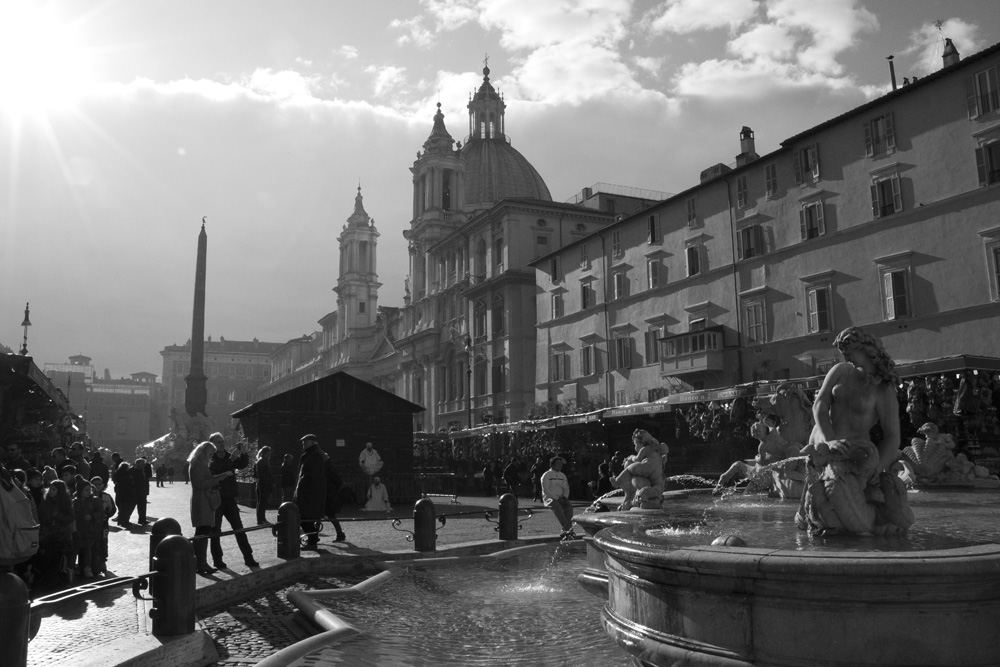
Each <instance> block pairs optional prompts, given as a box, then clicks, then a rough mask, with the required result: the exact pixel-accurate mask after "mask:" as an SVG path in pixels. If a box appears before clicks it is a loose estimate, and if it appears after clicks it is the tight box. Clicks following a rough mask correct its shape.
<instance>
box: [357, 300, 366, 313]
mask: <svg viewBox="0 0 1000 667" xmlns="http://www.w3.org/2000/svg"><path fill="white" fill-rule="evenodd" d="M358 312H359V313H363V312H365V302H364V301H358Z"/></svg>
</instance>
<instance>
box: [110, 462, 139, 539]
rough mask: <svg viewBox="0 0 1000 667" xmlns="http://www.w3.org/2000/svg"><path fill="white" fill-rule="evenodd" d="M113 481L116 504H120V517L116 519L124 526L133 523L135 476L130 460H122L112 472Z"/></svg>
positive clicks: (116, 521)
mask: <svg viewBox="0 0 1000 667" xmlns="http://www.w3.org/2000/svg"><path fill="white" fill-rule="evenodd" d="M111 481H112V482H114V483H115V504H116V505H118V517H117V518H116V519H115V523H117V524H118V525H119V526H121V527H122V528H128V527H129V526H131V525H132V523H131V522H132V512H133V511H135V476H134V475H133V474H132V466H130V465H129V464H128V461H121V462H119V463H118V467H117V468H115V471H114V472H113V473H111Z"/></svg>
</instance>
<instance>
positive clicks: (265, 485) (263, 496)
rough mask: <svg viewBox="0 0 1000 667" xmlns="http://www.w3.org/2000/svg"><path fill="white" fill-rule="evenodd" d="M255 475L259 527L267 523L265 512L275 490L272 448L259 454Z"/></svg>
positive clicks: (254, 466) (264, 449)
mask: <svg viewBox="0 0 1000 667" xmlns="http://www.w3.org/2000/svg"><path fill="white" fill-rule="evenodd" d="M253 471H254V475H255V476H256V477H257V487H256V491H257V525H258V526H259V525H261V524H264V523H267V518H266V517H265V516H264V510H266V509H267V501H268V499H269V498H270V497H271V489H272V488H274V473H272V472H271V448H270V447H267V446H265V447H261V448H260V450H259V451H258V452H257V461H256V462H255V463H254V464H253Z"/></svg>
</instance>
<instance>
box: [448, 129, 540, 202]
mask: <svg viewBox="0 0 1000 667" xmlns="http://www.w3.org/2000/svg"><path fill="white" fill-rule="evenodd" d="M460 155H461V157H462V160H463V161H464V162H465V204H466V205H467V206H469V205H475V204H483V203H490V202H498V201H500V200H501V199H510V198H512V197H525V198H530V199H540V200H543V201H552V195H551V194H550V193H549V187H548V186H547V185H545V181H544V180H542V177H541V175H540V174H539V173H538V171H537V170H536V169H535V168H534V167H533V166H532V165H531V163H530V162H528V159H527V158H525V157H524V156H523V155H521V153H520V152H518V150H517V149H516V148H514V147H513V146H511V145H510V144H508V143H507V141H506V139H504V138H497V139H484V140H478V141H470V142H469V143H468V144H466V145H465V146H463V147H462V149H461V152H460Z"/></svg>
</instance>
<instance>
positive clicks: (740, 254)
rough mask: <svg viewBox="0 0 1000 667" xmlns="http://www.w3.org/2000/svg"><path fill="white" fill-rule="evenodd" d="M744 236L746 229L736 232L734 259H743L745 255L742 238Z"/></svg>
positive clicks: (744, 241)
mask: <svg viewBox="0 0 1000 667" xmlns="http://www.w3.org/2000/svg"><path fill="white" fill-rule="evenodd" d="M745 234H746V229H740V230H738V231H737V232H736V259H744V258H745V257H746V254H747V249H746V240H745V239H744V236H745Z"/></svg>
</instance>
